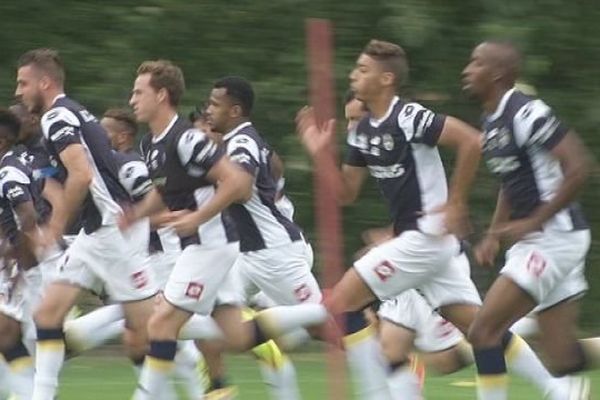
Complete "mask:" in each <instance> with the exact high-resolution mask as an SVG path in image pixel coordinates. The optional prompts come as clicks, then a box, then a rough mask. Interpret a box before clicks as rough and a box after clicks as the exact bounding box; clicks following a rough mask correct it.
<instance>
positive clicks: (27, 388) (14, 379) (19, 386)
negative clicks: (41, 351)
mask: <svg viewBox="0 0 600 400" xmlns="http://www.w3.org/2000/svg"><path fill="white" fill-rule="evenodd" d="M8 370H9V376H8V379H9V382H10V390H11V392H12V394H13V396H15V398H16V399H18V400H29V399H31V397H32V396H33V375H34V372H35V371H34V369H33V360H32V359H31V357H22V358H19V359H16V360H14V361H12V362H11V363H9V364H8Z"/></svg>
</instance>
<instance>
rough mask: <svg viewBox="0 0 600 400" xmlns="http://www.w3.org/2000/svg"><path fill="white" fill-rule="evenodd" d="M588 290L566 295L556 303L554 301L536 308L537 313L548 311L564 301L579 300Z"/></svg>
mask: <svg viewBox="0 0 600 400" xmlns="http://www.w3.org/2000/svg"><path fill="white" fill-rule="evenodd" d="M587 291H588V289H583V290H581V291H579V292H577V293H575V294H572V295H569V296H567V297H565V298H564V299H561V300H558V301H557V302H556V303H553V304H550V305H544V307H542V308H540V309H539V310H536V313H537V314H539V313H543V312H544V311H548V310H550V309H552V308H554V307H557V306H559V305H561V304H563V303H569V302H571V301H574V300H579V299H581V298H582V297H583V296H584V295H585V294H586V293H587Z"/></svg>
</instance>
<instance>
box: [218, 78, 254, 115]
mask: <svg viewBox="0 0 600 400" xmlns="http://www.w3.org/2000/svg"><path fill="white" fill-rule="evenodd" d="M213 88H215V89H225V92H226V93H227V96H229V97H231V98H232V99H233V100H234V101H235V103H236V104H238V105H239V106H240V107H241V108H242V114H243V115H244V117H249V116H250V113H251V112H252V107H254V90H253V89H252V85H251V84H250V82H248V81H247V80H246V79H244V78H242V77H239V76H227V77H225V78H221V79H219V80H218V81H217V82H215V84H214V85H213Z"/></svg>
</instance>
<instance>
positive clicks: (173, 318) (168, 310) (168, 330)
mask: <svg viewBox="0 0 600 400" xmlns="http://www.w3.org/2000/svg"><path fill="white" fill-rule="evenodd" d="M191 316H192V313H191V312H189V311H186V310H183V309H181V308H178V307H176V306H174V305H173V304H171V303H169V302H167V301H165V300H164V299H161V300H159V302H158V304H157V305H155V307H154V312H153V313H152V315H149V316H148V317H149V318H148V321H147V322H148V335H149V337H150V339H152V340H174V339H176V338H177V334H178V332H179V330H180V329H181V327H182V326H183V324H185V323H186V322H187V321H188V320H189V319H190V317H191Z"/></svg>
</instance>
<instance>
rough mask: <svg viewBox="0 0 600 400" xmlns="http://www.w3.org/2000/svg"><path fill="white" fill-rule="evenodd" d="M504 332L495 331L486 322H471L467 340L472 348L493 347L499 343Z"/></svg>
mask: <svg viewBox="0 0 600 400" xmlns="http://www.w3.org/2000/svg"><path fill="white" fill-rule="evenodd" d="M503 333H504V332H500V331H498V332H496V331H495V330H494V329H493V328H492V327H491V326H490V325H488V324H486V323H478V322H477V321H475V322H473V324H472V325H471V327H470V329H469V333H468V335H467V340H468V342H469V343H470V344H471V346H473V347H474V348H486V347H493V346H496V345H498V344H499V343H500V341H501V339H502V334H503Z"/></svg>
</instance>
